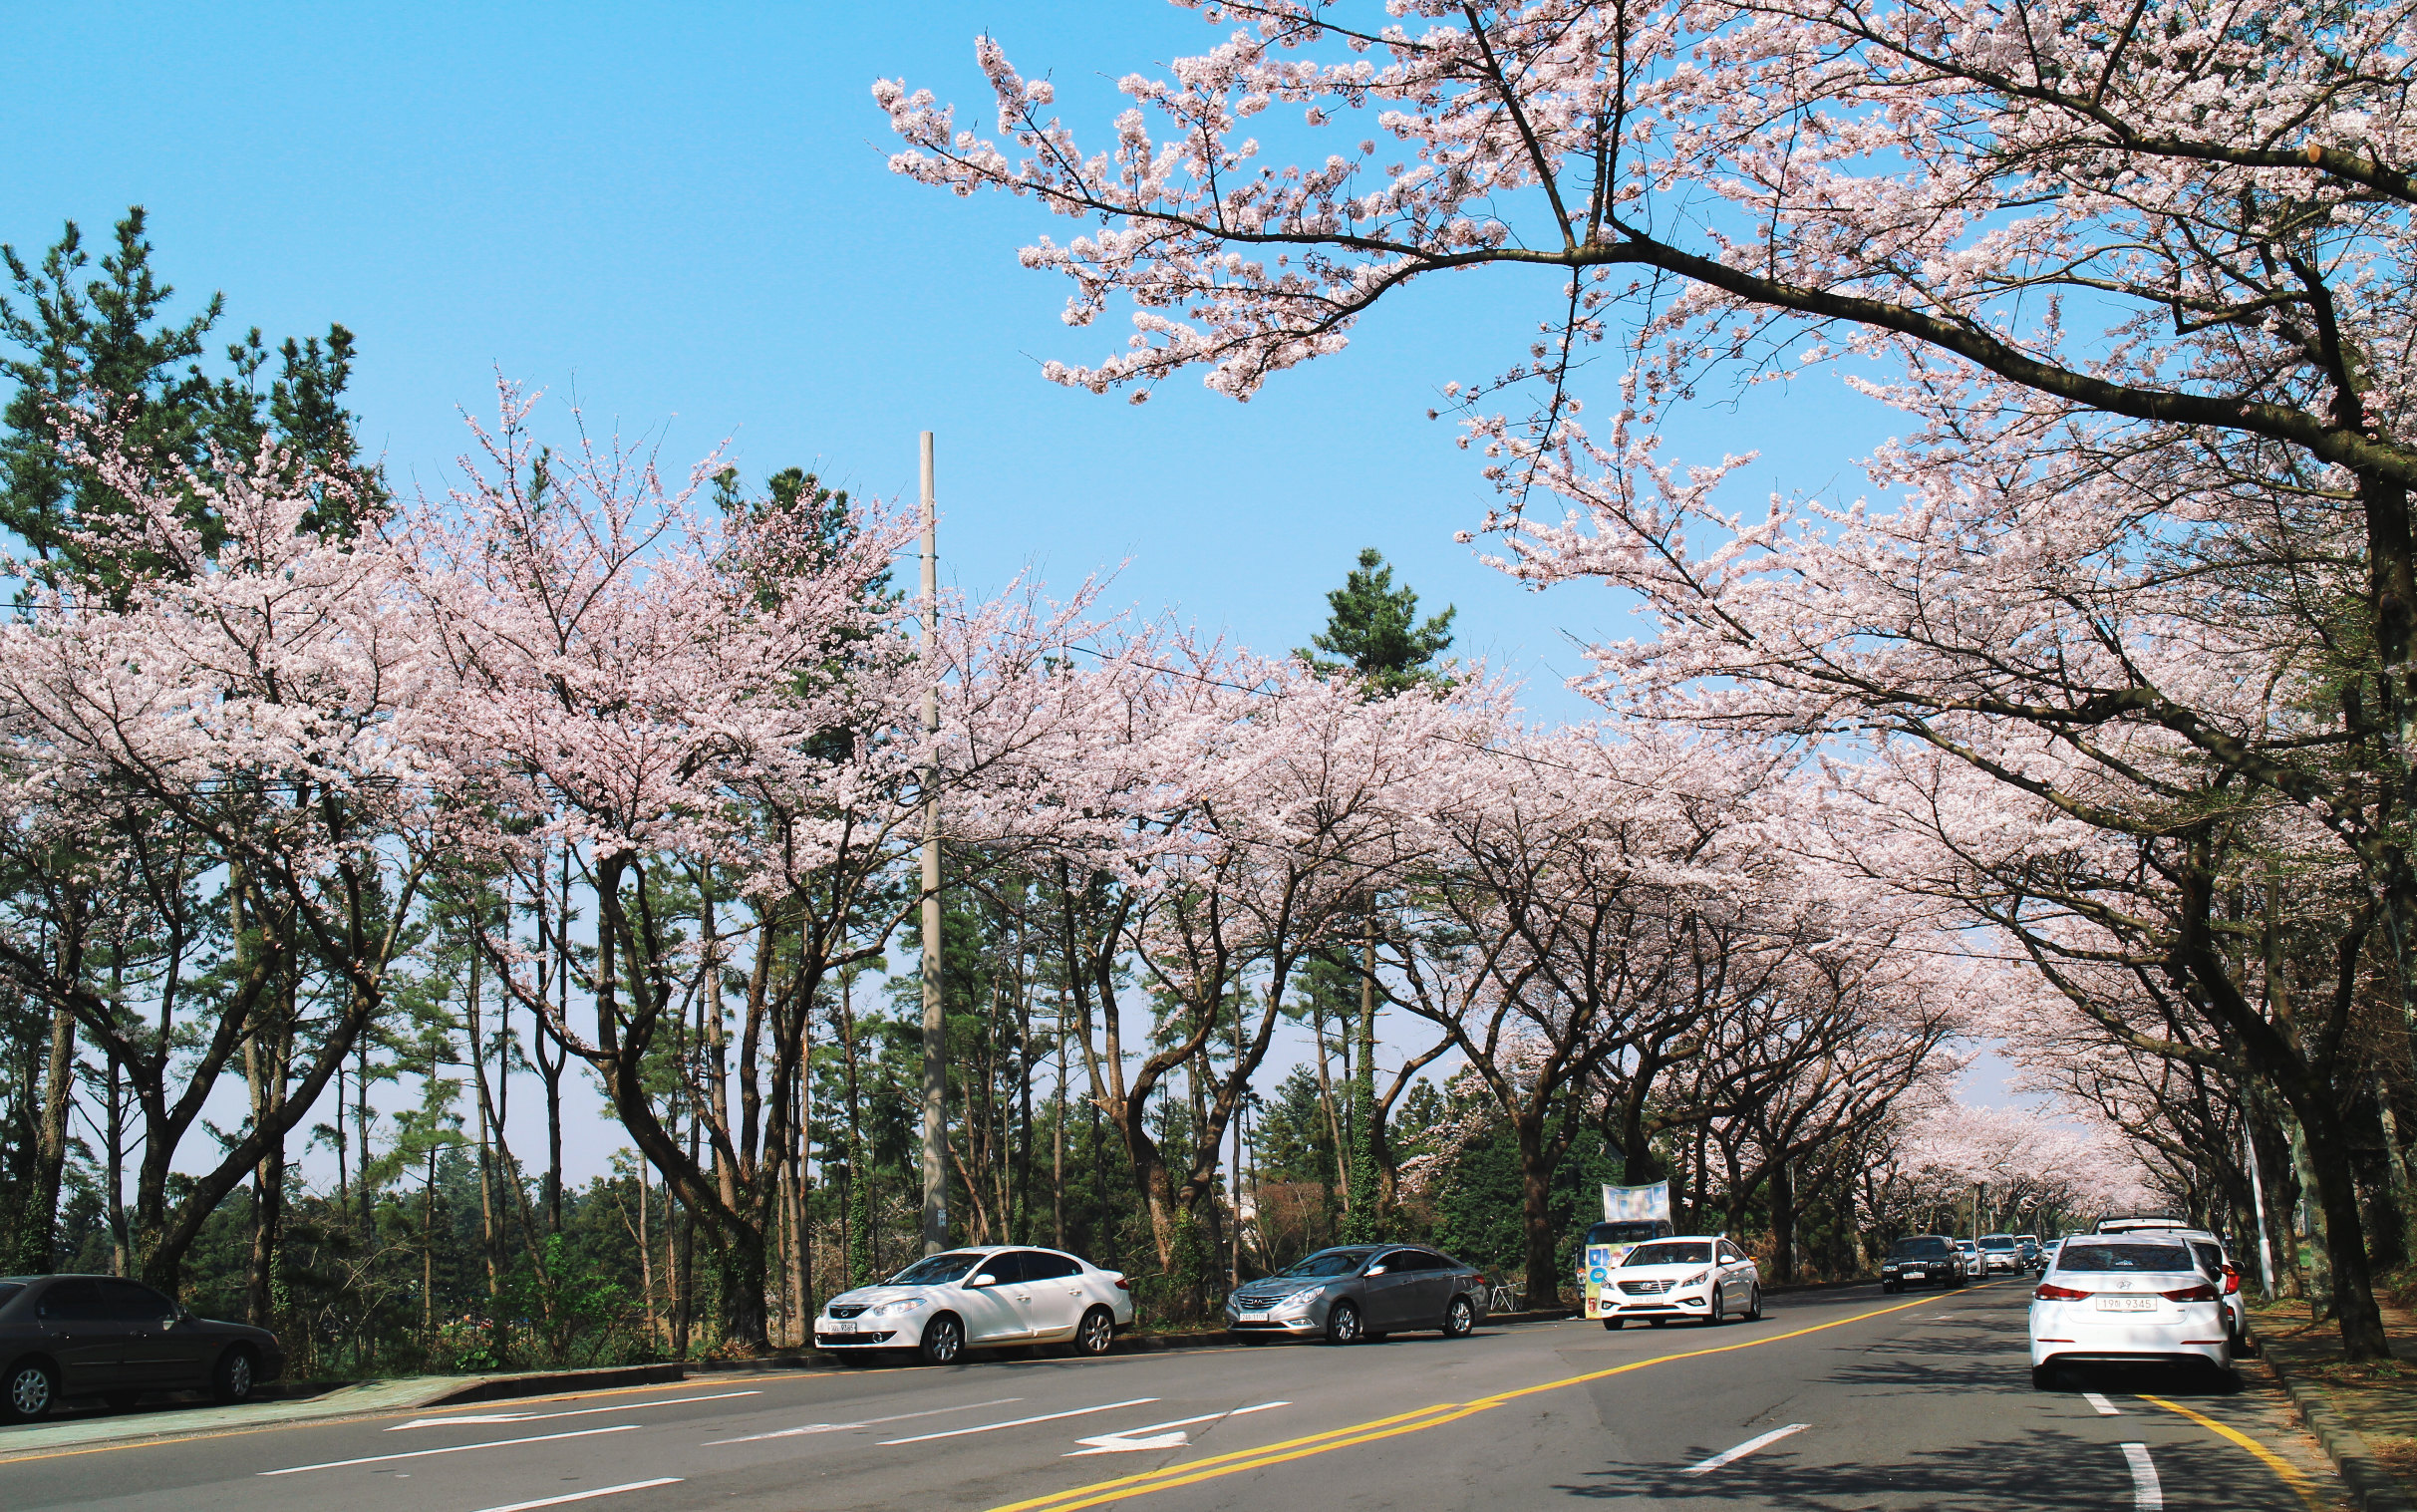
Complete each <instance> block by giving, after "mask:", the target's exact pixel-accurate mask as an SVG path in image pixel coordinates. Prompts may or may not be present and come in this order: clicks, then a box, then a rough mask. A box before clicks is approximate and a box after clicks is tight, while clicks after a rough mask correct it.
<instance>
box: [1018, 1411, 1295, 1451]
mask: <svg viewBox="0 0 2417 1512" xmlns="http://www.w3.org/2000/svg"><path fill="white" fill-rule="evenodd" d="M1291 1405H1292V1403H1291V1402H1289V1401H1263V1402H1261V1403H1259V1405H1257V1406H1255V1407H1236V1408H1235V1409H1234V1410H1233V1411H1231V1412H1203V1413H1201V1414H1200V1415H1199V1416H1198V1417H1178V1418H1176V1419H1175V1420H1174V1421H1172V1422H1154V1423H1151V1424H1150V1425H1149V1426H1148V1427H1146V1428H1127V1429H1125V1430H1124V1431H1123V1432H1121V1433H1102V1434H1100V1435H1099V1436H1098V1437H1097V1438H1077V1439H1075V1440H1074V1442H1076V1443H1078V1444H1088V1445H1089V1446H1090V1447H1088V1448H1083V1449H1076V1450H1075V1451H1074V1452H1073V1453H1071V1454H1068V1455H1066V1456H1065V1458H1067V1459H1080V1458H1081V1457H1082V1456H1084V1455H1085V1454H1130V1453H1132V1452H1133V1451H1134V1450H1136V1449H1180V1448H1182V1447H1183V1446H1184V1445H1185V1444H1188V1443H1190V1442H1191V1441H1192V1438H1191V1435H1190V1434H1188V1433H1186V1432H1184V1431H1183V1430H1184V1429H1185V1428H1188V1427H1190V1426H1191V1425H1192V1424H1193V1423H1196V1422H1222V1421H1223V1420H1225V1419H1226V1418H1228V1417H1240V1416H1241V1415H1242V1414H1243V1413H1245V1412H1264V1411H1266V1410H1267V1409H1268V1408H1270V1407H1289V1406H1291ZM1163 1428H1173V1429H1174V1430H1175V1431H1174V1432H1172V1433H1165V1432H1161V1431H1159V1430H1160V1429H1163ZM1145 1433H1147V1434H1150V1435H1152V1436H1150V1437H1148V1438H1144V1437H1142V1435H1143V1434H1145Z"/></svg>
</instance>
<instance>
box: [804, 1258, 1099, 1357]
mask: <svg viewBox="0 0 2417 1512" xmlns="http://www.w3.org/2000/svg"><path fill="white" fill-rule="evenodd" d="M1132 1323H1133V1291H1132V1286H1131V1284H1130V1283H1129V1282H1127V1281H1126V1280H1125V1279H1124V1275H1123V1273H1122V1272H1120V1271H1103V1270H1101V1269H1099V1267H1097V1266H1095V1265H1093V1264H1091V1263H1090V1262H1089V1261H1087V1260H1084V1259H1083V1258H1082V1257H1080V1256H1078V1255H1069V1254H1066V1253H1065V1252H1064V1251H1062V1250H1032V1249H1009V1248H998V1249H991V1248H968V1249H962V1250H945V1251H943V1252H941V1253H940V1254H937V1255H926V1256H924V1257H923V1258H922V1259H921V1260H918V1261H916V1262H915V1263H914V1264H913V1265H910V1266H908V1267H907V1268H906V1269H905V1270H903V1271H900V1272H899V1273H898V1274H897V1275H895V1276H892V1277H891V1278H890V1279H889V1280H887V1281H885V1282H882V1283H881V1284H880V1285H878V1286H869V1287H857V1288H856V1289H854V1290H853V1291H847V1292H841V1293H840V1294H839V1295H838V1296H836V1297H833V1298H832V1299H831V1300H830V1301H829V1302H827V1303H824V1304H823V1306H822V1316H821V1317H819V1318H817V1319H815V1320H814V1343H815V1345H816V1346H817V1347H819V1348H821V1349H825V1350H829V1351H831V1352H833V1353H834V1354H837V1355H840V1356H842V1357H843V1358H846V1359H851V1360H865V1359H870V1358H875V1357H877V1356H878V1355H880V1354H881V1353H883V1352H886V1351H890V1350H913V1351H914V1352H916V1353H917V1354H919V1355H921V1356H922V1357H923V1358H924V1359H925V1360H927V1361H930V1362H932V1363H933V1364H948V1363H951V1362H952V1361H955V1360H956V1359H957V1358H958V1357H959V1356H961V1355H963V1354H964V1353H965V1351H966V1348H967V1347H968V1346H969V1345H971V1346H978V1347H988V1346H994V1345H1028V1344H1070V1345H1072V1346H1073V1348H1074V1351H1075V1353H1076V1354H1080V1355H1105V1354H1106V1353H1107V1352H1108V1347H1109V1346H1110V1345H1113V1344H1114V1343H1115V1342H1116V1334H1117V1331H1118V1330H1120V1329H1127V1328H1130V1327H1132Z"/></svg>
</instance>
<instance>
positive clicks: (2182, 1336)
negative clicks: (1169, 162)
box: [2031, 1233, 2239, 1391]
mask: <svg viewBox="0 0 2417 1512" xmlns="http://www.w3.org/2000/svg"><path fill="white" fill-rule="evenodd" d="M2224 1313H2225V1309H2224V1294H2223V1293H2221V1292H2219V1291H2217V1290H2216V1288H2215V1287H2214V1286H2213V1285H2212V1284H2210V1282H2209V1281H2208V1278H2207V1277H2206V1275H2204V1274H2203V1273H2202V1272H2201V1271H2200V1269H2199V1266H2198V1262H2197V1258H2196V1257H2195V1256H2193V1255H2192V1254H2191V1252H2190V1250H2189V1249H2188V1248H2187V1247H2185V1246H2184V1245H2183V1243H2182V1242H2181V1241H2180V1240H2177V1239H2173V1238H2170V1237H2168V1236H2166V1235H2164V1234H2154V1233H2139V1234H2082V1235H2076V1236H2075V1237H2073V1238H2071V1239H2067V1240H2066V1241H2065V1242H2064V1244H2063V1246H2062V1247H2061V1248H2060V1249H2058V1250H2057V1252H2056V1264H2055V1266H2054V1268H2053V1269H2051V1270H2050V1271H2049V1272H2048V1273H2047V1274H2046V1275H2045V1276H2043V1277H2041V1278H2040V1281H2039V1287H2038V1290H2036V1291H2034V1292H2032V1293H2031V1384H2032V1385H2033V1386H2034V1387H2036V1388H2038V1389H2039V1390H2042V1391H2046V1390H2052V1389H2054V1386H2055V1375H2056V1367H2057V1366H2058V1365H2061V1364H2070V1363H2080V1362H2083V1361H2132V1362H2141V1361H2167V1362H2179V1363H2185V1364H2191V1365H2195V1366H2199V1367H2201V1368H2204V1369H2209V1370H2213V1371H2216V1372H2217V1373H2218V1374H2219V1375H2220V1376H2221V1378H2222V1379H2223V1380H2224V1381H2225V1382H2226V1383H2228V1384H2229V1383H2232V1382H2234V1381H2236V1380H2237V1379H2238V1378H2239V1377H2237V1376H2236V1375H2234V1373H2233V1355H2232V1346H2231V1342H2230V1338H2229V1335H2230V1333H2231V1331H2230V1330H2229V1329H2228V1328H2227V1327H2226V1320H2225V1316H2224Z"/></svg>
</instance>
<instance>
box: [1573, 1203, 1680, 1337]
mask: <svg viewBox="0 0 2417 1512" xmlns="http://www.w3.org/2000/svg"><path fill="white" fill-rule="evenodd" d="M1669 1220H1670V1184H1669V1183H1668V1182H1666V1181H1657V1182H1655V1183H1654V1184H1653V1185H1652V1186H1613V1185H1612V1184H1611V1183H1609V1182H1605V1183H1604V1187H1603V1221H1604V1223H1606V1224H1633V1225H1635V1227H1634V1228H1628V1229H1609V1230H1599V1231H1598V1232H1600V1233H1602V1235H1603V1237H1604V1238H1605V1239H1608V1240H1610V1241H1611V1242H1610V1243H1605V1244H1589V1245H1587V1246H1586V1252H1585V1254H1583V1255H1582V1256H1580V1257H1579V1266H1578V1283H1579V1289H1580V1291H1581V1292H1583V1293H1584V1294H1585V1297H1586V1316H1587V1317H1589V1318H1604V1317H1609V1316H1610V1315H1611V1313H1612V1311H1613V1305H1612V1303H1611V1302H1610V1301H1609V1299H1608V1297H1607V1295H1606V1294H1607V1293H1608V1292H1609V1291H1610V1289H1611V1285H1612V1272H1613V1271H1615V1270H1617V1269H1619V1267H1620V1265H1621V1263H1622V1262H1624V1261H1626V1260H1627V1259H1628V1257H1629V1251H1631V1250H1633V1249H1635V1248H1636V1247H1637V1246H1638V1245H1639V1244H1641V1243H1643V1242H1644V1241H1645V1240H1646V1239H1648V1238H1651V1237H1652V1236H1653V1235H1655V1234H1657V1233H1662V1234H1666V1233H1668V1232H1669Z"/></svg>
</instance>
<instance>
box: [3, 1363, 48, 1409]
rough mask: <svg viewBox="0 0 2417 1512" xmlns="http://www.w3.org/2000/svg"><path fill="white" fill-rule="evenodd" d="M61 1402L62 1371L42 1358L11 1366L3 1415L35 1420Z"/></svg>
mask: <svg viewBox="0 0 2417 1512" xmlns="http://www.w3.org/2000/svg"><path fill="white" fill-rule="evenodd" d="M58 1401H59V1372H58V1371H56V1370H53V1369H52V1368H51V1367H50V1366H49V1365H46V1364H44V1363H43V1362H42V1361H39V1360H20V1361H17V1362H16V1363H15V1364H13V1365H10V1366H9V1367H8V1389H7V1393H6V1394H5V1395H0V1417H4V1418H6V1419H8V1420H9V1421H11V1422H31V1421H33V1420H34V1419H35V1418H37V1417H41V1416H44V1415H45V1414H47V1413H48V1412H49V1411H50V1409H51V1408H52V1407H53V1406H55V1405H57V1404H58Z"/></svg>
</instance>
